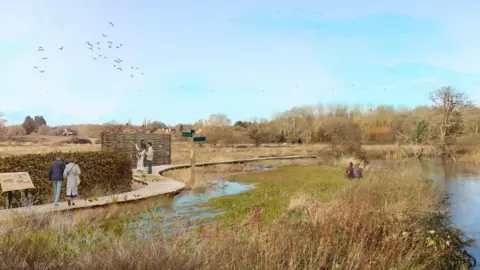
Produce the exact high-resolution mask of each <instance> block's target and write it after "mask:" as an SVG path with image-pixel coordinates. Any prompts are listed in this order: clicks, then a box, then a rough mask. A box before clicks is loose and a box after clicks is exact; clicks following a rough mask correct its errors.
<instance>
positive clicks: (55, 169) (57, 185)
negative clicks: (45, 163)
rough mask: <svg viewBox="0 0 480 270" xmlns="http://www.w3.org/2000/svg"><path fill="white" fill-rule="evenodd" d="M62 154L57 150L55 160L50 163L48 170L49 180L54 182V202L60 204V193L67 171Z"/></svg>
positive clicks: (56, 204)
mask: <svg viewBox="0 0 480 270" xmlns="http://www.w3.org/2000/svg"><path fill="white" fill-rule="evenodd" d="M61 158H62V154H61V153H60V152H57V154H56V159H55V161H53V162H52V164H50V169H49V170H48V180H50V181H52V183H53V196H54V199H53V204H54V205H55V206H58V201H60V193H61V191H62V181H63V172H64V171H65V163H64V162H63V161H62V160H61Z"/></svg>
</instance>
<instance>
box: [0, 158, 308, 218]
mask: <svg viewBox="0 0 480 270" xmlns="http://www.w3.org/2000/svg"><path fill="white" fill-rule="evenodd" d="M304 158H315V156H312V155H308V156H307V155H302V156H281V157H266V158H250V159H238V160H224V161H215V162H204V163H197V164H196V166H211V165H218V164H233V163H247V162H255V161H262V160H287V159H304ZM188 167H190V164H177V165H161V166H154V167H153V172H154V175H155V176H154V178H155V179H158V181H148V179H149V178H151V177H147V180H142V179H141V178H140V177H138V175H135V172H133V181H136V182H138V183H141V184H144V185H145V186H144V187H142V188H140V189H137V190H134V191H129V192H126V193H121V194H115V195H110V196H103V197H99V198H97V199H96V200H92V201H87V200H84V199H78V200H76V201H75V206H71V207H69V206H68V205H67V202H60V203H59V205H58V206H54V205H53V203H51V204H42V205H33V206H26V207H20V208H13V209H5V210H0V220H5V219H6V218H8V217H9V216H10V215H30V214H46V213H51V212H58V211H66V210H76V209H85V208H93V207H101V206H105V205H108V204H112V203H124V202H135V201H138V200H143V199H147V198H152V197H155V196H162V195H174V194H177V193H179V192H180V191H182V190H183V189H184V188H185V184H184V183H183V182H181V181H178V180H174V179H170V178H167V177H164V176H162V173H164V172H166V171H169V170H175V169H183V168H188Z"/></svg>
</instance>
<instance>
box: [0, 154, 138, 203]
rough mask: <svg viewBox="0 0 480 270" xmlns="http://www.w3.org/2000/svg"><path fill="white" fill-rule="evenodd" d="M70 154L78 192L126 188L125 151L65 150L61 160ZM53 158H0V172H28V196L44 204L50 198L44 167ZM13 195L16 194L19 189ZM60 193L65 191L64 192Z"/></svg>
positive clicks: (128, 175)
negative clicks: (75, 166) (78, 178)
mask: <svg viewBox="0 0 480 270" xmlns="http://www.w3.org/2000/svg"><path fill="white" fill-rule="evenodd" d="M71 157H75V158H76V159H77V164H78V165H79V166H80V168H81V170H82V175H81V181H82V183H81V184H80V186H79V193H80V194H82V195H85V196H87V195H89V194H91V193H92V192H94V191H95V190H101V191H102V192H112V191H118V190H125V189H128V188H129V186H130V182H131V178H132V170H131V159H130V156H129V155H128V154H126V153H121V154H119V153H118V152H114V151H100V152H69V153H64V154H63V155H62V159H63V160H65V161H67V162H68V160H69V159H70V158H71ZM54 160H55V153H48V154H29V155H23V156H9V157H4V158H0V173H5V172H28V173H29V174H30V177H31V178H32V181H33V184H34V185H35V187H36V189H33V190H31V191H30V193H31V197H32V198H35V200H37V201H38V203H48V202H51V200H52V199H53V198H52V197H53V196H52V186H51V184H50V181H49V180H48V169H49V166H50V164H51V162H52V161H54ZM63 188H65V184H64V185H63ZM14 194H15V195H18V194H19V192H15V193H14ZM62 194H65V191H63V193H62Z"/></svg>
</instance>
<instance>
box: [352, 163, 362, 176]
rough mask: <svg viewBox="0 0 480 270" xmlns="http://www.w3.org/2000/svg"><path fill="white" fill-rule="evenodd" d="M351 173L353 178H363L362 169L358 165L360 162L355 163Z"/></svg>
mask: <svg viewBox="0 0 480 270" xmlns="http://www.w3.org/2000/svg"><path fill="white" fill-rule="evenodd" d="M353 175H354V176H355V178H363V169H362V167H360V164H358V163H357V164H355V167H354V168H353Z"/></svg>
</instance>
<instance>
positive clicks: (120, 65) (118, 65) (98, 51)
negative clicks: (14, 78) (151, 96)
mask: <svg viewBox="0 0 480 270" xmlns="http://www.w3.org/2000/svg"><path fill="white" fill-rule="evenodd" d="M109 23H110V25H111V26H112V27H115V25H114V24H113V23H112V22H109ZM102 36H103V38H104V39H106V38H108V36H107V35H106V34H105V33H102ZM103 43H104V44H103V45H105V47H104V50H103V51H102V47H101V46H102V43H101V42H100V41H97V42H95V43H94V44H92V43H91V42H90V41H87V42H85V45H86V46H87V50H90V51H92V52H93V53H94V56H93V57H92V59H93V60H100V59H102V60H107V59H113V58H109V57H108V56H107V55H106V54H108V53H109V52H108V51H105V49H107V48H108V49H109V50H111V49H114V50H117V49H120V48H122V47H123V44H121V43H119V44H114V43H113V42H112V41H110V40H106V41H104V42H103ZM58 50H59V51H63V46H62V47H60V48H58ZM37 51H39V52H45V49H44V48H43V47H41V46H40V47H38V48H37ZM40 59H41V60H47V59H48V56H43V57H41V58H40ZM112 64H113V68H115V69H117V70H118V71H127V70H128V68H129V67H128V66H125V65H124V62H123V60H122V59H120V58H119V57H117V58H115V59H113V63H112ZM33 68H34V69H38V71H39V72H40V73H44V72H45V69H40V68H39V67H38V66H34V67H33ZM139 70H140V69H139V67H137V66H133V65H130V77H132V78H135V76H137V75H138V73H139V74H140V75H143V72H141V71H139Z"/></svg>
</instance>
